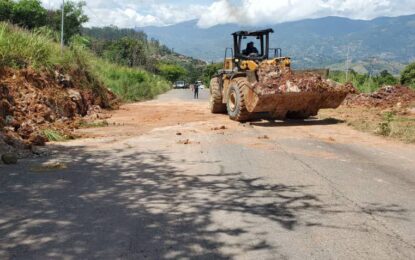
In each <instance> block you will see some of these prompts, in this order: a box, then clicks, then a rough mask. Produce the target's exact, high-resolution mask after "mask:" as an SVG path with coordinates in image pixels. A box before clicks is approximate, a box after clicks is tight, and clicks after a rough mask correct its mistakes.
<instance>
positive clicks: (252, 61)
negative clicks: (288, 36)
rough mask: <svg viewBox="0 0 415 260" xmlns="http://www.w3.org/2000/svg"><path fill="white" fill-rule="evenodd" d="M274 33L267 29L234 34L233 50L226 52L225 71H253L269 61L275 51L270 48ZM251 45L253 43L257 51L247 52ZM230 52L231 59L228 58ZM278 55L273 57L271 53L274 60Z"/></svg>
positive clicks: (229, 49)
mask: <svg viewBox="0 0 415 260" xmlns="http://www.w3.org/2000/svg"><path fill="white" fill-rule="evenodd" d="M273 32H274V30H273V29H266V30H260V31H238V32H235V33H233V34H232V36H233V48H227V49H226V51H225V62H224V71H225V72H226V71H228V72H231V71H234V69H238V70H239V71H240V70H242V71H244V70H247V69H248V70H253V69H254V68H256V64H258V63H260V62H261V61H264V60H268V59H269V58H270V52H273V50H274V49H271V48H270V34H271V33H273ZM249 43H253V44H254V47H255V49H256V50H257V51H255V52H246V51H245V50H246V49H247V48H248V44H249ZM229 51H230V52H231V53H232V56H231V57H229V56H228V55H229ZM276 55H278V54H276V53H274V56H273V55H272V53H271V56H273V57H272V58H275V56H276Z"/></svg>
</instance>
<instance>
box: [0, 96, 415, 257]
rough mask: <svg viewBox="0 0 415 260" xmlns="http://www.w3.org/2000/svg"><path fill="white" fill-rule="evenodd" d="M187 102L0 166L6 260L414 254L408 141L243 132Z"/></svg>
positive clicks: (313, 128) (312, 123)
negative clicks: (46, 154) (41, 155)
mask: <svg viewBox="0 0 415 260" xmlns="http://www.w3.org/2000/svg"><path fill="white" fill-rule="evenodd" d="M191 97H192V94H191V92H190V91H187V90H175V91H171V92H169V93H167V94H165V95H162V96H160V97H159V99H157V100H154V101H151V102H145V103H139V104H128V105H125V106H123V107H122V108H121V109H120V110H118V111H114V113H113V115H112V117H111V118H110V119H108V121H109V126H108V127H101V128H95V129H81V130H78V133H79V134H82V135H84V136H85V137H86V138H84V139H77V140H73V141H70V142H64V143H51V144H49V145H48V147H49V148H50V149H52V151H53V153H52V155H51V156H50V157H46V158H43V159H41V160H39V159H36V160H35V159H26V160H22V161H21V162H20V163H19V164H18V165H14V166H4V165H0V212H2V214H1V216H0V258H1V259H27V258H31V259H45V258H59V259H62V258H63V259H144V258H149V259H170V258H173V259H176V258H183V259H187V258H202V259H334V258H335V259H362V258H363V259H413V258H414V257H415V236H414V234H415V201H414V200H413V195H414V192H415V175H414V172H415V171H414V169H415V146H414V145H411V144H404V143H399V142H396V141H391V140H388V139H385V138H381V137H378V136H375V135H371V134H366V133H362V132H359V131H356V130H353V129H352V128H350V127H348V126H347V124H345V123H343V122H342V121H340V120H337V119H335V118H326V119H311V120H306V121H295V120H294V121H276V122H268V121H257V122H252V123H246V124H240V123H237V122H233V121H230V120H229V119H228V117H227V116H226V115H211V114H210V113H209V110H208V104H207V98H208V93H207V91H202V92H201V98H202V100H199V101H196V100H193V99H192V98H191Z"/></svg>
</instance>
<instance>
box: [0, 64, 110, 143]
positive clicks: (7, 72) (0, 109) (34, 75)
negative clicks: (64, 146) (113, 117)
mask: <svg viewBox="0 0 415 260" xmlns="http://www.w3.org/2000/svg"><path fill="white" fill-rule="evenodd" d="M77 77H78V75H77ZM84 77H87V75H86V74H84ZM77 79H79V78H77ZM86 80H88V79H87V78H86ZM78 84H79V83H78ZM78 84H77V82H76V81H72V80H71V77H70V76H68V75H62V74H60V73H58V72H55V73H54V74H53V73H49V72H36V71H34V70H33V69H30V68H29V69H22V70H15V69H7V68H2V69H1V70H0V129H1V131H0V139H2V140H0V145H2V144H3V146H4V144H8V145H10V146H13V147H16V148H26V149H27V148H30V147H31V146H32V145H44V143H45V142H46V141H47V140H46V138H45V136H44V135H43V134H42V132H43V130H45V129H55V130H57V131H59V132H60V133H64V134H70V133H71V132H72V131H73V129H74V128H76V122H77V120H78V119H80V118H81V117H84V116H88V115H92V114H94V113H96V112H97V110H100V108H110V107H111V105H113V104H114V100H116V97H115V95H114V94H113V93H111V92H110V91H108V90H107V89H105V88H103V87H97V88H96V89H95V90H92V89H86V88H82V87H79V85H78ZM3 150H4V147H3Z"/></svg>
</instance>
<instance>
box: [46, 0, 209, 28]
mask: <svg viewBox="0 0 415 260" xmlns="http://www.w3.org/2000/svg"><path fill="white" fill-rule="evenodd" d="M75 1H76V2H78V1H80V0H75ZM42 2H43V5H44V6H45V7H46V8H49V9H56V8H60V6H61V4H62V0H42ZM165 2H166V1H157V0H89V1H87V6H86V8H85V13H86V14H87V15H88V17H89V19H90V21H89V22H88V23H87V24H86V26H106V25H116V26H118V27H123V28H132V27H142V26H150V25H154V26H166V25H171V24H176V23H180V22H184V21H188V20H193V19H198V18H199V17H200V16H201V15H202V13H203V12H204V11H205V10H206V6H203V5H197V4H188V5H186V6H183V5H178V4H166V3H165ZM169 2H171V1H169Z"/></svg>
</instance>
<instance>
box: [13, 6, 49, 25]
mask: <svg viewBox="0 0 415 260" xmlns="http://www.w3.org/2000/svg"><path fill="white" fill-rule="evenodd" d="M12 22H13V23H14V24H17V25H19V26H21V27H24V28H27V29H33V28H36V27H42V26H45V25H46V23H47V11H46V9H45V8H43V7H42V3H41V1H40V0H20V1H18V2H17V3H15V4H14V5H13V9H12Z"/></svg>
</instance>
